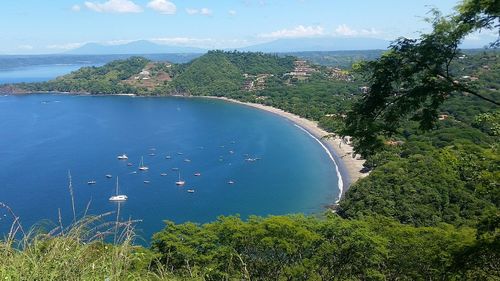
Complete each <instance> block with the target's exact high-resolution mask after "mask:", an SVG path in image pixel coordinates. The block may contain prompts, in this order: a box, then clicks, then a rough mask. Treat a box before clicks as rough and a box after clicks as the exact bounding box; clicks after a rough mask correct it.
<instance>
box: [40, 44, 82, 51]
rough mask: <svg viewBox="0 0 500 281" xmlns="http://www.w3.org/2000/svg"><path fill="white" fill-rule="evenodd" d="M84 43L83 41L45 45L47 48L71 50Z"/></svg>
mask: <svg viewBox="0 0 500 281" xmlns="http://www.w3.org/2000/svg"><path fill="white" fill-rule="evenodd" d="M83 45H85V43H66V44H53V45H48V46H45V47H46V48H47V49H56V50H71V49H76V48H78V47H81V46H83Z"/></svg>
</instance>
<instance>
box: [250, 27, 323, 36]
mask: <svg viewBox="0 0 500 281" xmlns="http://www.w3.org/2000/svg"><path fill="white" fill-rule="evenodd" d="M324 34H325V33H324V29H323V27H321V26H319V25H318V26H303V25H299V26H296V27H294V28H292V29H282V30H278V31H274V32H271V33H263V34H259V35H258V36H259V37H261V38H298V37H312V36H320V35H324Z"/></svg>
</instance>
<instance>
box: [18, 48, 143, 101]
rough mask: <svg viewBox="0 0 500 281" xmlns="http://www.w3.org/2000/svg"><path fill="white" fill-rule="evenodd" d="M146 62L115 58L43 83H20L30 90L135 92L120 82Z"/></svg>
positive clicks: (135, 91)
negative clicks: (99, 65) (101, 64)
mask: <svg viewBox="0 0 500 281" xmlns="http://www.w3.org/2000/svg"><path fill="white" fill-rule="evenodd" d="M147 63H148V60H146V59H144V58H141V57H131V58H129V59H126V60H117V61H113V62H110V63H108V64H106V65H104V66H101V67H83V68H81V69H79V70H77V71H74V72H72V73H70V74H68V75H65V76H62V77H59V78H56V79H55V80H51V81H49V82H44V83H30V84H22V85H20V87H21V88H23V89H25V90H32V91H59V92H76V93H78V92H81V93H91V94H123V93H128V94H135V93H138V89H136V88H135V87H132V86H130V85H126V84H123V83H121V82H122V80H124V79H127V78H129V77H130V76H132V75H133V74H136V73H139V72H140V71H141V70H142V69H143V68H144V67H145V66H146V64H147Z"/></svg>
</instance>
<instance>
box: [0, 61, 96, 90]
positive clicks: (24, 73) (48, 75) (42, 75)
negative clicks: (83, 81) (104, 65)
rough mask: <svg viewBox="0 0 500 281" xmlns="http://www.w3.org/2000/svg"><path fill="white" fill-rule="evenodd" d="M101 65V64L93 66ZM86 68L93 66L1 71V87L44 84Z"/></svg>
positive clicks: (38, 67) (45, 67)
mask: <svg viewBox="0 0 500 281" xmlns="http://www.w3.org/2000/svg"><path fill="white" fill-rule="evenodd" d="M93 65H101V64H93ZM84 66H92V64H78V63H75V64H50V65H30V66H24V67H17V68H11V69H7V70H0V85H1V84H8V83H21V82H42V81H48V80H51V79H54V78H56V77H58V76H62V75H65V74H68V73H70V72H72V71H75V70H78V69H80V68H81V67H84Z"/></svg>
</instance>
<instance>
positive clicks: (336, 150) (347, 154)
mask: <svg viewBox="0 0 500 281" xmlns="http://www.w3.org/2000/svg"><path fill="white" fill-rule="evenodd" d="M190 98H193V97H192V96H191V97H190ZM194 98H205V99H215V100H222V101H226V102H231V103H236V104H240V105H245V106H249V107H252V108H256V109H260V110H263V111H266V112H269V113H273V114H275V115H278V116H280V117H282V118H285V119H287V120H288V121H291V122H292V123H293V124H294V125H295V126H296V127H298V128H299V129H301V130H303V131H304V132H306V133H307V134H309V135H310V137H312V138H313V139H315V140H316V141H318V142H319V143H320V145H321V146H322V147H323V148H324V149H325V151H326V152H327V154H328V156H329V157H330V159H331V160H332V162H334V164H335V167H336V171H337V174H338V176H339V189H340V192H339V197H338V198H337V200H336V201H335V204H337V203H338V202H339V201H340V199H341V198H342V197H343V196H344V194H345V193H346V192H347V190H348V189H349V187H350V186H351V185H352V184H353V183H355V182H356V181H357V180H359V179H360V178H363V177H366V176H367V175H368V174H369V173H361V172H360V171H361V169H363V163H365V160H363V159H361V157H360V156H359V155H355V157H352V155H353V153H354V150H353V147H352V146H351V145H350V144H349V142H348V141H346V140H342V139H341V138H339V137H338V136H334V137H328V138H325V136H330V135H332V134H330V133H328V132H326V131H325V130H323V129H321V128H320V127H319V126H318V123H317V122H315V121H311V120H308V119H305V118H302V117H300V116H298V115H295V114H293V113H290V112H286V111H284V110H281V109H279V108H275V107H272V106H268V105H263V104H259V103H250V102H242V101H238V100H235V99H230V98H226V97H213V96H198V97H194Z"/></svg>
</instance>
